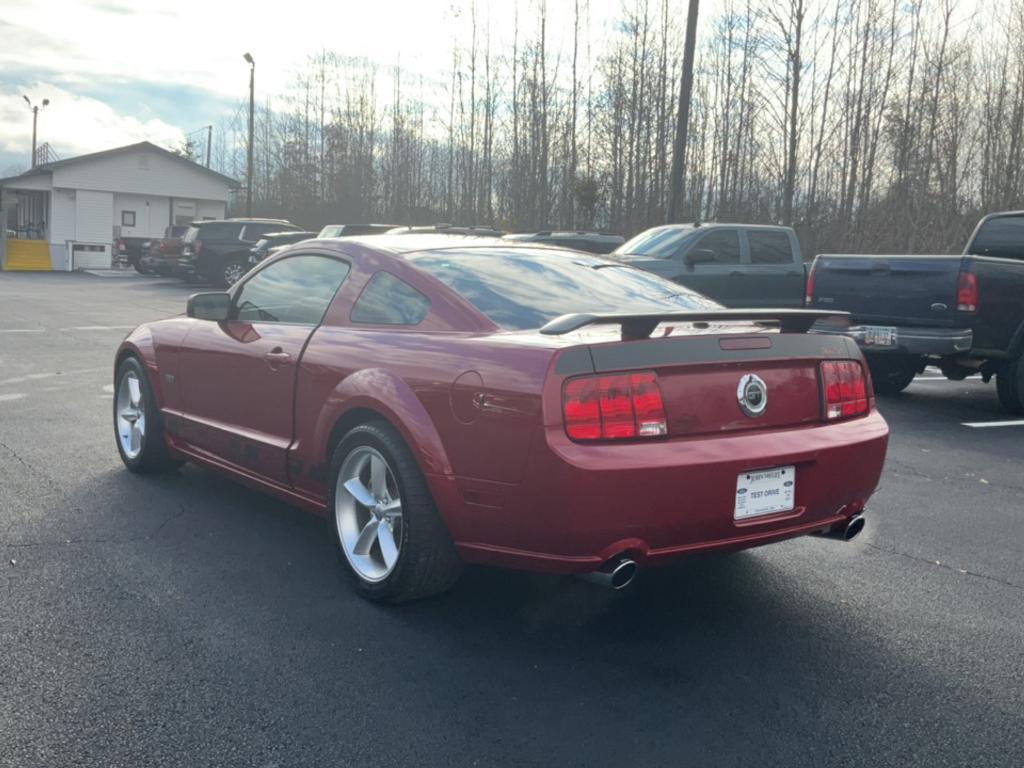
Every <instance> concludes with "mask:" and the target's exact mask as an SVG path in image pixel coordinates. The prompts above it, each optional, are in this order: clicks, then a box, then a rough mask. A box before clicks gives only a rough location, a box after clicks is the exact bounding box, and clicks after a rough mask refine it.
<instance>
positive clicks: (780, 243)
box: [747, 229, 793, 264]
mask: <svg viewBox="0 0 1024 768" xmlns="http://www.w3.org/2000/svg"><path fill="white" fill-rule="evenodd" d="M747 242H748V243H750V263H751V264H789V263H791V262H792V261H793V250H792V247H791V246H790V244H789V235H787V234H786V233H785V232H772V231H771V230H764V229H748V230H747Z"/></svg>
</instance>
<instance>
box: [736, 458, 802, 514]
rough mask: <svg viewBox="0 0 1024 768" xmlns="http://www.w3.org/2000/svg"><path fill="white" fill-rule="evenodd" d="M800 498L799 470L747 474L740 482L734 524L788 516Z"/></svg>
mask: <svg viewBox="0 0 1024 768" xmlns="http://www.w3.org/2000/svg"><path fill="white" fill-rule="evenodd" d="M795 495H796V467H776V468H775V469H762V470H759V471H757V472H744V473H743V474H741V475H740V476H739V477H737V478H736V507H735V509H734V510H733V515H732V516H733V519H734V520H746V519H748V518H751V517H759V516H761V515H770V514H772V513H773V512H788V511H789V510H791V509H793V499H794V497H795Z"/></svg>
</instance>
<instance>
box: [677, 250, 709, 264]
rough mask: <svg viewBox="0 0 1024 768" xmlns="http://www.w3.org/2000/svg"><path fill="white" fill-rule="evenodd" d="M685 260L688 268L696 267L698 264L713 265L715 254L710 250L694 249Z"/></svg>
mask: <svg viewBox="0 0 1024 768" xmlns="http://www.w3.org/2000/svg"><path fill="white" fill-rule="evenodd" d="M684 260H685V261H686V266H688V267H692V266H695V265H696V264H713V263H714V261H715V252H714V251H712V250H711V249H710V248H694V249H693V250H692V251H689V252H688V253H687V254H686V257H685V259H684Z"/></svg>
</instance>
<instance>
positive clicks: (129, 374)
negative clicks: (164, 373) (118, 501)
mask: <svg viewBox="0 0 1024 768" xmlns="http://www.w3.org/2000/svg"><path fill="white" fill-rule="evenodd" d="M114 436H115V438H116V439H117V451H118V453H120V454H121V460H122V461H123V462H124V464H125V466H126V467H128V469H130V470H131V471H132V472H158V471H161V470H164V469H170V468H172V467H176V466H178V465H180V464H181V462H180V461H176V460H174V459H171V458H170V456H169V455H168V453H167V444H166V443H165V442H164V426H163V420H162V418H161V416H160V409H159V408H158V407H157V404H156V399H155V398H154V397H153V389H152V387H150V386H149V379H148V378H147V377H146V369H145V367H144V366H143V365H142V363H141V362H139V360H138V359H136V358H135V357H126V358H125V359H124V360H122V361H121V364H120V365H119V366H118V367H117V373H116V375H115V377H114Z"/></svg>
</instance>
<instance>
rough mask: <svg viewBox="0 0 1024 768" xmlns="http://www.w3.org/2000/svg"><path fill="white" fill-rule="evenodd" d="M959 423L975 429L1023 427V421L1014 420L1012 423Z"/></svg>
mask: <svg viewBox="0 0 1024 768" xmlns="http://www.w3.org/2000/svg"><path fill="white" fill-rule="evenodd" d="M960 423H961V424H962V425H963V426H965V427H974V428H975V429H984V428H986V427H1024V419H1014V420H1012V421H962V422H960Z"/></svg>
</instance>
